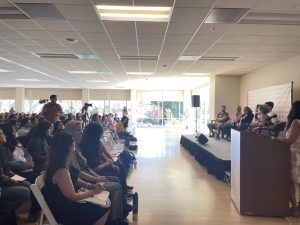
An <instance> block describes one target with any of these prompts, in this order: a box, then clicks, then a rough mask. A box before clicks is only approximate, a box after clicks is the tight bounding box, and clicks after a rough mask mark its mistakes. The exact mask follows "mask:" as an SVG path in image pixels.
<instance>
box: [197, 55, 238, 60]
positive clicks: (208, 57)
mask: <svg viewBox="0 0 300 225" xmlns="http://www.w3.org/2000/svg"><path fill="white" fill-rule="evenodd" d="M239 58H240V57H226V56H202V57H201V58H200V59H199V60H210V61H236V60H238V59H239Z"/></svg>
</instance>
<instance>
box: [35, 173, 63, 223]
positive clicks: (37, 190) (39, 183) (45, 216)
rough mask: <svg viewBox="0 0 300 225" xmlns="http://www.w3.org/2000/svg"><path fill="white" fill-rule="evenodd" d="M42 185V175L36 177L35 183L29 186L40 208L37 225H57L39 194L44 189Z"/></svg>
mask: <svg viewBox="0 0 300 225" xmlns="http://www.w3.org/2000/svg"><path fill="white" fill-rule="evenodd" d="M44 185H45V183H44V175H40V176H38V177H37V178H36V180H35V183H34V184H31V185H30V189H31V190H32V192H33V194H34V196H35V197H36V200H37V201H38V203H39V205H40V206H41V208H42V214H41V218H40V220H39V221H38V222H37V225H46V224H47V225H59V224H58V223H57V222H56V220H55V218H54V216H53V214H52V212H51V211H50V209H49V207H48V205H47V203H46V201H45V199H44V196H43V194H42V192H41V189H42V188H43V187H44ZM45 219H46V220H45Z"/></svg>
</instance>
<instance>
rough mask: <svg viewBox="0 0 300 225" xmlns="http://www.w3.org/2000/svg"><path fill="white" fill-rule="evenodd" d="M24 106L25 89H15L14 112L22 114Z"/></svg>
mask: <svg viewBox="0 0 300 225" xmlns="http://www.w3.org/2000/svg"><path fill="white" fill-rule="evenodd" d="M24 106H25V88H23V87H17V88H16V109H15V110H16V112H24V111H25V109H24Z"/></svg>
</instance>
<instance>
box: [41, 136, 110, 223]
mask: <svg viewBox="0 0 300 225" xmlns="http://www.w3.org/2000/svg"><path fill="white" fill-rule="evenodd" d="M73 149H74V143H73V139H72V136H71V135H70V134H68V133H66V132H60V133H57V134H56V135H54V137H53V140H52V142H51V148H50V151H49V159H48V163H47V170H46V176H45V186H44V187H43V189H42V193H43V196H44V198H45V200H46V202H47V204H48V206H49V208H50V210H51V212H52V213H53V215H54V217H55V219H56V220H57V222H58V223H61V224H64V225H83V224H84V225H104V224H105V222H106V220H107V217H108V214H109V209H108V208H103V207H100V206H98V205H95V204H92V203H88V202H87V203H79V202H78V201H79V200H83V199H85V198H87V197H91V196H93V195H95V194H98V193H101V191H102V190H103V189H102V186H101V185H92V186H90V187H88V188H87V189H86V190H84V191H81V192H76V191H75V190H76V188H75V187H76V186H77V180H78V176H79V173H78V172H76V171H75V170H70V162H72V158H73Z"/></svg>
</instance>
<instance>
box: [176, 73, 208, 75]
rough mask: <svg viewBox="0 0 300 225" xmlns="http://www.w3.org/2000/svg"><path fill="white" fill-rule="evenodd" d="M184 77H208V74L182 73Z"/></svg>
mask: <svg viewBox="0 0 300 225" xmlns="http://www.w3.org/2000/svg"><path fill="white" fill-rule="evenodd" d="M182 75H184V76H209V75H210V73H183V74H182Z"/></svg>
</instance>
